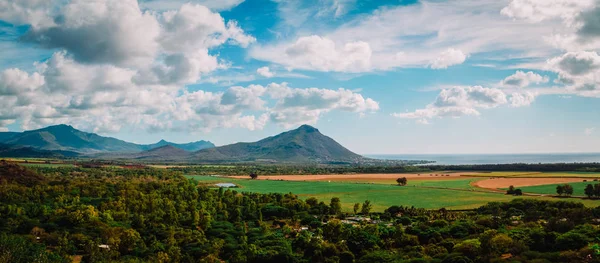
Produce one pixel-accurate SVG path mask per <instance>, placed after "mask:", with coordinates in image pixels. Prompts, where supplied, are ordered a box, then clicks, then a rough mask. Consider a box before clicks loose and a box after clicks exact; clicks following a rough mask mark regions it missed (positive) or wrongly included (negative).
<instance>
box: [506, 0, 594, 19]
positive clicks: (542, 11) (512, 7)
mask: <svg viewBox="0 0 600 263" xmlns="http://www.w3.org/2000/svg"><path fill="white" fill-rule="evenodd" d="M592 6H594V0H512V1H511V2H510V4H509V5H508V6H506V7H505V8H503V9H502V11H501V13H502V14H503V15H506V16H508V17H512V18H515V19H524V20H528V21H531V22H541V21H544V20H548V19H554V18H561V19H563V20H565V21H567V22H573V21H574V20H575V18H576V17H577V15H578V14H579V13H581V11H582V10H585V9H587V8H590V7H592Z"/></svg>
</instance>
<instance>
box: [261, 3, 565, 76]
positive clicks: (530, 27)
mask: <svg viewBox="0 0 600 263" xmlns="http://www.w3.org/2000/svg"><path fill="white" fill-rule="evenodd" d="M505 5H506V1H496V0H481V1H473V0H457V1H427V0H425V1H419V3H416V4H411V5H399V6H389V7H386V8H381V9H379V10H377V11H375V12H373V13H370V14H366V15H361V16H357V17H355V18H353V19H351V20H350V21H347V22H345V23H342V24H341V25H340V26H338V27H337V28H335V29H329V30H328V28H325V29H320V30H319V31H318V37H317V36H312V37H311V36H307V32H315V31H314V28H313V27H310V25H306V28H303V30H298V32H299V33H298V35H293V34H292V35H291V36H290V37H288V38H286V37H283V36H282V37H281V40H280V41H279V42H278V43H275V44H269V45H262V46H255V47H254V48H253V49H251V52H250V56H251V57H253V58H256V59H259V60H263V61H268V62H273V63H277V64H280V65H283V66H286V67H291V68H300V69H306V70H315V71H336V72H371V71H377V70H391V69H394V68H399V67H425V66H431V65H432V64H433V63H434V62H435V61H436V59H438V61H439V62H437V63H435V66H434V67H436V68H443V67H446V66H450V65H452V64H458V63H462V62H463V61H464V60H463V59H462V55H465V57H466V54H468V55H470V56H477V57H478V59H486V58H487V59H494V60H496V59H497V58H500V61H502V60H510V59H513V58H519V59H527V60H531V61H537V62H540V61H543V60H545V58H546V57H547V56H548V55H550V54H555V52H556V46H555V44H556V43H552V42H550V41H540V37H541V36H548V37H550V36H553V35H556V34H567V33H573V32H574V31H575V28H572V27H569V26H567V25H565V24H564V23H562V21H554V20H550V21H547V22H546V21H545V22H544V24H542V23H530V22H529V21H521V20H514V19H510V18H509V17H506V16H505V15H502V14H500V10H501V9H502V8H503V7H505ZM294 11H296V9H291V10H290V11H289V12H294ZM298 13H301V11H298ZM286 14H287V13H286ZM297 16H301V14H298V15H297ZM297 16H295V17H297ZM300 20H302V21H304V20H303V19H300ZM298 24H299V25H303V24H304V23H303V22H300V23H298ZM313 34H314V33H313ZM300 40H302V41H300ZM308 41H310V42H311V43H312V45H313V46H314V47H315V48H316V47H322V48H318V49H317V50H318V52H299V53H298V54H303V55H302V56H299V57H293V56H292V57H291V58H290V57H289V55H288V54H286V51H287V50H288V48H291V47H294V46H298V45H299V44H304V43H303V42H308ZM325 41H327V42H329V43H330V44H329V45H324V43H321V42H325ZM317 43H320V44H317ZM351 43H361V45H360V46H362V47H364V48H361V49H360V50H362V51H361V52H352V53H353V54H354V55H355V56H351V58H348V59H343V58H341V59H340V58H332V57H336V56H334V55H335V54H340V53H344V52H341V50H343V49H344V47H345V46H346V45H348V44H351ZM332 45H334V47H333V48H331V46H332ZM326 46H328V47H326ZM367 46H368V49H367V48H366V47H367ZM449 49H454V51H453V52H448V50H449ZM367 51H368V52H367ZM459 51H460V53H459ZM319 52H323V54H321V53H319ZM444 52H446V53H448V54H447V55H446V54H444V56H440V54H442V53H444ZM461 53H462V55H461ZM498 53H501V55H500V56H499V55H498ZM367 54H368V56H367ZM338 57H339V56H338ZM367 57H369V59H368V60H367ZM359 58H360V59H359ZM367 61H368V63H367ZM359 62H360V63H359ZM332 64H334V65H332ZM335 64H341V65H346V66H335ZM348 65H352V66H348Z"/></svg>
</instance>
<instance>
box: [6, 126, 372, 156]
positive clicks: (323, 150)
mask: <svg viewBox="0 0 600 263" xmlns="http://www.w3.org/2000/svg"><path fill="white" fill-rule="evenodd" d="M20 155H22V156H21V157H60V156H63V157H74V156H79V157H81V158H86V157H91V158H97V159H121V160H140V161H171V162H186V163H233V162H273V163H357V162H361V161H365V160H368V159H367V158H364V157H362V156H360V155H358V154H356V153H353V152H351V151H350V150H348V149H346V148H344V147H343V146H342V145H340V144H339V143H337V142H336V141H335V140H333V139H331V138H330V137H327V136H325V135H323V134H321V132H319V130H318V129H316V128H314V127H312V126H309V125H302V126H300V127H299V128H297V129H294V130H291V131H287V132H284V133H281V134H278V135H275V136H272V137H268V138H265V139H262V140H260V141H257V142H240V143H234V144H230V145H225V146H220V147H215V145H214V144H212V143H211V142H209V141H197V142H192V143H185V144H176V143H171V142H167V141H165V140H161V141H159V142H157V143H155V144H135V143H130V142H126V141H122V140H119V139H116V138H112V137H103V136H100V135H97V134H95V133H88V132H83V131H80V130H77V129H75V128H73V127H72V126H69V125H55V126H49V127H46V128H43V129H38V130H32V131H25V132H20V133H19V132H0V156H4V157H18V156H20ZM36 155H39V156H36Z"/></svg>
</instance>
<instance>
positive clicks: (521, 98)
mask: <svg viewBox="0 0 600 263" xmlns="http://www.w3.org/2000/svg"><path fill="white" fill-rule="evenodd" d="M534 100H535V94H534V93H532V92H518V93H513V94H512V95H511V96H510V105H511V107H515V108H518V107H524V106H529V105H531V103H533V101H534Z"/></svg>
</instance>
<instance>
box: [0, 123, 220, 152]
mask: <svg viewBox="0 0 600 263" xmlns="http://www.w3.org/2000/svg"><path fill="white" fill-rule="evenodd" d="M0 143H2V144H5V145H13V146H22V147H31V148H33V149H37V150H44V151H70V152H76V153H80V154H93V153H137V152H141V151H146V150H150V149H153V148H158V147H161V146H166V145H171V146H174V147H177V148H180V149H182V150H186V151H192V152H193V151H198V150H202V149H205V148H211V147H215V145H214V144H213V143H211V142H208V141H197V142H192V143H186V144H176V143H172V142H167V141H165V140H161V141H159V142H157V143H155V144H147V145H145V144H135V143H130V142H126V141H122V140H119V139H115V138H112V137H103V136H100V135H97V134H95V133H88V132H83V131H80V130H77V129H75V128H73V127H72V126H69V125H64V124H61V125H55V126H49V127H46V128H42V129H38V130H32V131H24V132H20V133H19V132H0ZM4 148H6V147H4Z"/></svg>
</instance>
